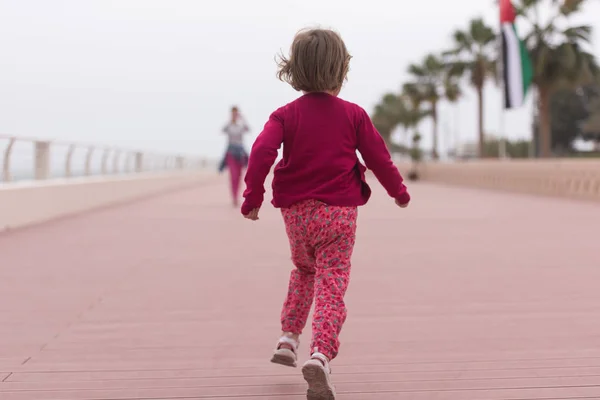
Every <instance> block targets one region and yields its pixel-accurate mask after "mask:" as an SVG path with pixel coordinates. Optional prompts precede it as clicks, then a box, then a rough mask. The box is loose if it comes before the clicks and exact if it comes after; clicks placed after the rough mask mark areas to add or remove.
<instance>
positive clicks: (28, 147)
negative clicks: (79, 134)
mask: <svg viewBox="0 0 600 400" xmlns="http://www.w3.org/2000/svg"><path fill="white" fill-rule="evenodd" d="M0 152H1V153H0V160H1V163H2V164H1V165H2V175H1V176H0V182H11V181H16V180H32V179H33V180H43V179H49V178H59V177H64V178H70V177H75V176H92V175H110V174H124V173H139V172H150V171H168V170H177V169H193V168H203V167H205V166H206V164H207V162H206V160H205V159H203V158H200V157H186V156H183V155H172V154H168V155H165V154H156V153H150V152H145V151H137V150H127V149H122V148H118V147H108V146H101V145H93V144H84V143H76V142H68V141H57V140H44V139H35V138H26V137H20V136H10V135H4V134H0Z"/></svg>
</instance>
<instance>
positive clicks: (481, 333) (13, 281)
mask: <svg viewBox="0 0 600 400" xmlns="http://www.w3.org/2000/svg"><path fill="white" fill-rule="evenodd" d="M374 186H375V185H374ZM413 194H414V204H413V205H412V206H411V208H409V209H408V210H399V209H397V208H395V207H394V206H393V204H392V202H391V201H390V200H388V199H386V198H385V196H384V195H383V194H382V192H381V191H377V192H376V195H375V197H374V199H373V201H372V202H371V203H370V204H369V206H367V207H365V208H363V209H362V210H361V216H360V222H359V224H360V226H359V230H360V232H359V240H358V244H357V248H356V252H355V259H354V266H353V268H354V270H353V276H352V279H353V281H352V284H351V286H350V290H349V294H348V306H349V319H348V323H347V325H346V326H345V329H344V331H343V334H342V342H343V344H342V349H341V355H340V357H339V358H338V359H337V360H336V361H335V362H334V364H333V372H334V379H335V382H336V384H337V387H338V391H339V399H343V400H350V399H353V400H370V399H373V400H383V399H386V400H388V399H389V400H404V399H411V400H421V399H431V400H500V399H502V400H517V399H519V400H524V399H546V400H549V399H600V247H599V244H598V239H599V237H600V236H599V229H600V206H597V205H593V204H586V203H577V202H569V201H565V200H554V199H546V198H536V197H526V196H518V195H510V194H499V193H493V192H484V191H475V190H466V189H457V188H447V187H441V186H431V185H426V184H419V185H413ZM223 200H225V201H223ZM290 268H291V265H290V262H289V256H288V248H287V243H286V238H285V234H284V231H283V226H282V223H281V221H280V218H279V215H278V213H277V211H275V210H273V209H272V208H271V207H270V206H269V207H265V210H264V212H263V214H262V218H261V221H260V222H259V223H254V224H253V223H250V222H248V221H245V220H243V219H242V218H241V216H240V215H239V214H238V212H237V211H236V210H233V209H231V208H230V207H229V206H228V204H227V191H226V186H225V185H224V184H210V185H204V186H198V187H197V188H193V189H190V190H186V191H181V192H178V193H173V194H170V195H166V196H163V197H156V198H153V199H148V200H147V201H143V202H139V203H135V204H130V205H125V206H122V207H118V208H112V209H107V210H103V211H99V212H96V213H90V214H87V215H82V216H79V217H75V218H70V219H65V220H61V221H56V222H53V223H50V224H45V225H41V226H37V227H34V228H30V229H25V230H21V231H16V232H12V233H9V234H5V235H0V381H1V383H0V399H1V400H30V399H34V400H74V399H77V400H92V399H93V400H100V399H103V400H109V399H112V400H116V399H122V400H125V399H127V400H130V399H221V400H224V399H282V400H283V399H285V400H288V399H291V400H295V399H302V398H305V394H304V393H305V386H304V382H303V380H302V377H301V374H300V372H299V370H295V369H286V368H285V367H279V366H276V365H271V364H270V363H269V358H270V355H271V349H272V347H273V345H274V344H275V341H276V339H277V337H278V333H279V325H278V319H279V311H280V305H281V302H282V301H283V296H284V293H285V291H286V279H287V276H288V271H289V270H290ZM307 333H308V332H307ZM307 342H308V335H306V336H305V337H304V338H303V343H302V345H301V347H302V356H303V357H302V359H303V360H304V359H305V358H306V354H305V352H306V348H307Z"/></svg>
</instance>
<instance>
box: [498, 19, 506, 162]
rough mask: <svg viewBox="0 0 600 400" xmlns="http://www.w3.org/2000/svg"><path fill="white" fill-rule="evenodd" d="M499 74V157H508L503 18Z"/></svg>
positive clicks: (499, 23)
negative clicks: (500, 93) (505, 131)
mask: <svg viewBox="0 0 600 400" xmlns="http://www.w3.org/2000/svg"><path fill="white" fill-rule="evenodd" d="M498 61H499V67H498V70H497V72H498V75H499V78H500V82H502V86H501V91H502V95H501V101H500V124H499V126H498V158H500V159H502V160H504V159H506V142H505V141H504V122H505V120H504V118H505V115H504V113H505V109H506V107H505V101H506V99H505V96H506V81H505V80H504V57H503V46H502V18H499V19H498Z"/></svg>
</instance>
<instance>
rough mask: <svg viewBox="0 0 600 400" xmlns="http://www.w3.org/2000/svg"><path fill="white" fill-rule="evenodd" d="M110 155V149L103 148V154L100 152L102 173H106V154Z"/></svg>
mask: <svg viewBox="0 0 600 400" xmlns="http://www.w3.org/2000/svg"><path fill="white" fill-rule="evenodd" d="M109 155H110V149H106V150H104V154H102V175H106V174H107V173H108V166H107V165H106V164H107V163H108V156H109Z"/></svg>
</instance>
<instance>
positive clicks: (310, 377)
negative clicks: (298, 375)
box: [302, 353, 335, 400]
mask: <svg viewBox="0 0 600 400" xmlns="http://www.w3.org/2000/svg"><path fill="white" fill-rule="evenodd" d="M302 375H304V380H305V381H306V382H307V383H308V391H307V392H306V398H307V400H335V387H334V386H333V384H332V383H331V379H330V375H331V368H330V367H329V360H328V359H327V357H326V356H325V355H324V354H321V353H314V354H313V355H312V356H311V357H310V360H308V361H307V362H306V363H305V364H304V366H303V367H302Z"/></svg>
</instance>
